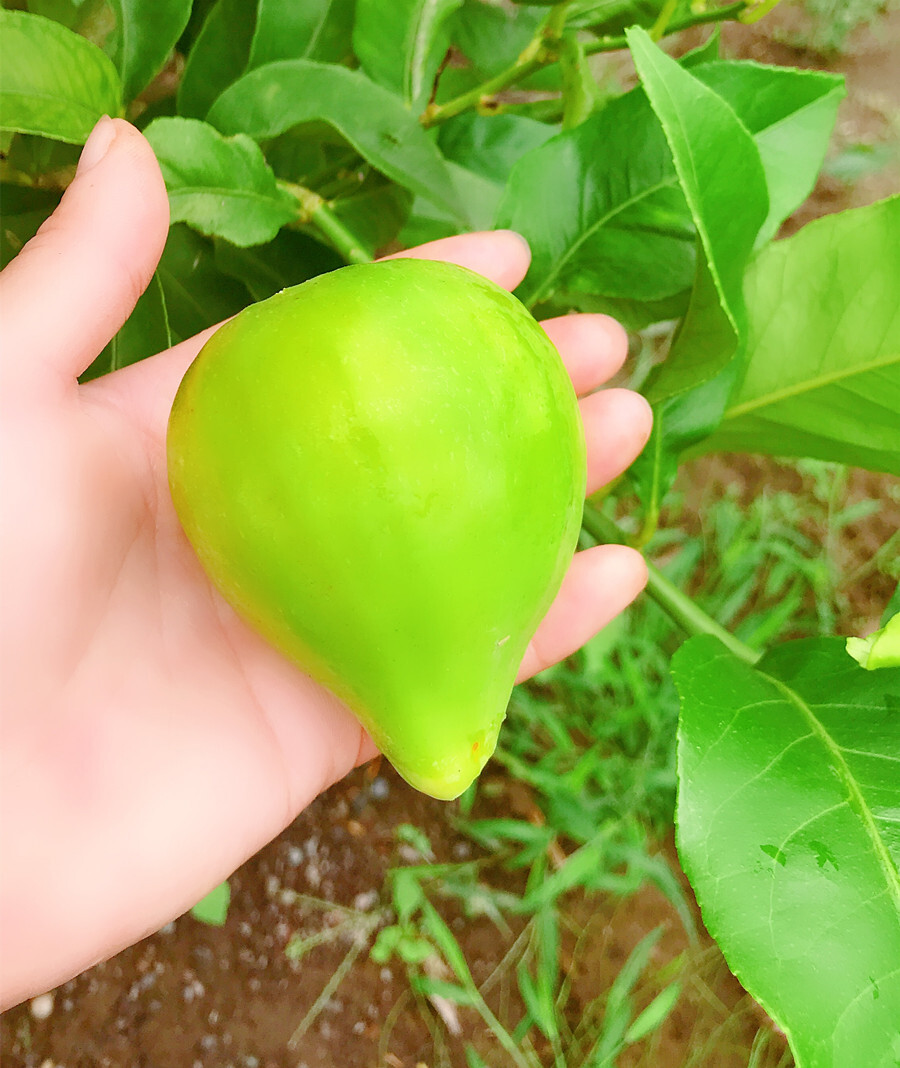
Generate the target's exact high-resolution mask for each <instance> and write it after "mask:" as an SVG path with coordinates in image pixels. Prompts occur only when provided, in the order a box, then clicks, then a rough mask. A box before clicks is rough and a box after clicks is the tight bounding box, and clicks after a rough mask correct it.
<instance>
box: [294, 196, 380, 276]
mask: <svg viewBox="0 0 900 1068" xmlns="http://www.w3.org/2000/svg"><path fill="white" fill-rule="evenodd" d="M278 184H279V185H280V186H281V187H282V188H283V189H286V190H287V191H288V192H289V193H290V194H291V196H293V197H294V198H295V199H296V200H297V202H298V203H299V205H300V214H299V216H298V218H297V220H296V225H299V226H314V227H315V228H316V229H317V230H318V231H319V232H320V233H321V234H322V235H323V237H326V238H327V239H328V240H329V241H330V242H331V244H332V245H334V247H335V248H336V249H337V250H338V252H340V254H341V255H342V256H343V257H344V259H345V260H347V262H348V263H371V262H372V257H371V256H370V255H369V253H368V252H366V250H365V249H364V248H363V247H362V243H361V242H360V240H359V238H358V237H357V236H356V234H354V233H352V232H351V231H350V230H348V229H347V227H346V226H345V225H344V224H343V223H342V222H341V220H340V219H339V218H338V217H337V215H335V213H334V212H333V211H332V210H331V205H330V204H329V203H328V201H327V200H325V199H324V197H320V196H319V194H318V193H314V192H313V190H312V189H307V188H306V186H304V185H297V184H296V183H294V182H284V181H282V182H279V183H278Z"/></svg>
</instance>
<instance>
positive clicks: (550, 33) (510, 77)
mask: <svg viewBox="0 0 900 1068" xmlns="http://www.w3.org/2000/svg"><path fill="white" fill-rule="evenodd" d="M568 6H569V0H564V2H563V3H561V4H555V5H554V6H553V7H552V8H551V9H550V13H549V14H548V16H547V18H546V19H545V20H544V22H543V24H542V25H541V27H540V29H539V30H538V31H537V33H536V34H535V35H534V37H532V39H531V40H530V41H529V42H528V44H527V45H526V46H525V49H524V50H523V51H522V53H521V54H520V55H519V57H518V59H516V61H515V63H513V64H511V65H510V66H509V67H507V68H506V70H502V71H500V73H499V74H495V75H494V77H493V78H488V80H487V81H486V82H483V83H482V84H481V85H476V86H475V88H474V89H469V90H467V91H466V92H465V93H462V94H461V95H460V96H458V97H456V98H455V99H454V100H449V101H447V103H446V104H429V105H428V107H427V108H426V109H425V110H424V111H423V112H422V116H421V119H420V122H421V123H422V125H423V126H424V127H425V128H426V129H427V128H428V127H430V126H437V125H438V124H439V123H442V122H446V121H447V119H452V118H453V117H454V115H459V114H461V113H462V112H463V111H468V110H469V108H475V109H476V110H480V111H481V110H485V109H490V105H491V104H492V103H493V101H492V100H491V98H492V97H493V96H494V95H495V94H496V93H499V92H500V91H501V90H503V89H507V88H509V86H511V85H515V84H516V82H521V81H524V80H525V78H527V77H528V76H529V75H530V74H534V72H535V71H538V70H540V69H541V67H546V66H548V65H549V64H551V63H555V62H556V61H557V60H558V59H559V50H558V46H559V42H560V40H561V39H562V32H563V29H564V27H565V24H566V13H567V8H568Z"/></svg>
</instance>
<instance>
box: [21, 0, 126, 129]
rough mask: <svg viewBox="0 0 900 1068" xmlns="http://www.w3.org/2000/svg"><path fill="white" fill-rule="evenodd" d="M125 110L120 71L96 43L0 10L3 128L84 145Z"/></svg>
mask: <svg viewBox="0 0 900 1068" xmlns="http://www.w3.org/2000/svg"><path fill="white" fill-rule="evenodd" d="M121 109H122V84H121V81H120V80H119V75H118V72H117V71H116V68H115V67H114V66H113V64H112V61H111V60H110V59H109V57H108V56H107V55H106V54H105V53H104V52H101V51H100V49H99V48H98V47H97V46H96V45H95V44H92V43H91V42H90V41H88V40H86V39H85V38H84V37H80V36H79V35H78V34H77V33H74V32H73V31H72V30H69V29H66V27H65V26H61V25H59V23H56V22H51V20H50V19H47V18H44V17H43V16H41V15H29V14H27V13H26V12H23V11H0V126H2V127H3V128H4V129H6V130H17V131H19V132H20V133H33V134H43V135H44V137H52V138H54V139H56V140H58V141H69V142H72V143H73V144H83V143H84V142H85V141H86V140H87V138H88V134H90V132H91V130H92V129H93V128H94V125H95V124H96V122H97V120H98V119H100V118H101V117H102V116H103V115H118V114H119V113H120V111H121Z"/></svg>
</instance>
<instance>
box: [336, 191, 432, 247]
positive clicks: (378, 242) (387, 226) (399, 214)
mask: <svg viewBox="0 0 900 1068" xmlns="http://www.w3.org/2000/svg"><path fill="white" fill-rule="evenodd" d="M411 203H412V196H411V195H410V193H409V192H408V191H407V190H406V189H403V188H402V187H401V186H399V185H394V184H393V183H388V182H384V181H381V182H379V183H378V184H373V185H371V186H369V187H368V188H363V189H361V190H360V191H359V192H358V193H354V194H353V196H350V197H342V198H341V199H340V200H335V201H334V202H333V203H332V205H331V210H332V212H333V213H334V214H335V215H336V216H337V217H338V218H339V219H340V220H341V222H342V223H343V224H344V225H345V226H346V227H347V229H348V230H349V231H350V233H352V234H353V235H354V237H356V238H357V239H358V241H359V243H360V245H361V246H362V247H363V248H364V249H365V251H366V252H367V253H368V254H369V255H370V256H373V257H374V256H375V255H376V253H378V252H379V251H381V249H383V248H384V247H385V245H387V244H388V243H389V242H390V241H393V239H394V238H395V237H396V236H397V234H398V233H399V232H400V229H401V227H402V226H403V224H404V222H405V221H406V219H407V217H408V215H409V209H410V204H411Z"/></svg>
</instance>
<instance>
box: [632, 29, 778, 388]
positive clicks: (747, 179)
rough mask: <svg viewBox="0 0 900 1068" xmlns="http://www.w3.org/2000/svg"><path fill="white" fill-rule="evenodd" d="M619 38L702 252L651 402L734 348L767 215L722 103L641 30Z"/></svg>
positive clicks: (712, 369)
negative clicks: (668, 153)
mask: <svg viewBox="0 0 900 1068" xmlns="http://www.w3.org/2000/svg"><path fill="white" fill-rule="evenodd" d="M626 35H627V37H628V42H629V47H630V48H631V53H632V56H633V58H634V62H635V66H636V68H637V71H638V74H639V75H640V78H641V82H642V83H643V86H644V89H645V90H646V92H647V95H648V97H649V98H650V102H651V104H652V106H653V110H654V111H655V112H656V114H657V116H658V117H659V119H660V122H661V123H662V126H663V129H664V131H665V134H666V139H667V141H668V143H669V147H670V149H671V150H672V157H673V159H674V163H675V169H676V171H677V172H678V177H679V181H680V183H681V187H682V190H683V191H684V195H685V198H686V200H687V202H688V205H689V206H690V210H691V215H692V217H693V220H694V224H695V225H696V228H697V234H698V238H699V245H700V251H701V255H700V256H699V259H698V264H697V277H696V281H695V284H694V290H693V293H692V295H691V303H690V305H689V307H688V311H687V315H686V316H685V319H684V321H683V323H682V325H681V329H680V332H679V334H678V337H677V338H676V340H675V342H674V344H673V346H672V349H671V351H670V353H669V356H668V358H667V359H666V361H665V363H663V364H662V366H661V367H660V370H659V373H658V374H656V375H655V376H654V378H653V380H652V382H651V384H650V385H649V386H648V393H649V394H650V397H651V399H653V400H658V399H663V398H665V397H667V396H672V395H673V394H676V393H681V392H683V391H684V390H686V389H689V388H690V387H691V386H694V385H697V384H698V383H700V382H703V381H705V380H706V379H709V378H712V377H713V375H715V374H716V373H717V372H718V371H720V370H721V369H722V368H723V367H724V366H725V365H726V364H727V363H728V361H729V359H730V358H731V356H732V355H733V354H734V352H735V351H736V350H737V347H738V343H739V340H740V337H741V320H742V294H741V284H742V278H743V272H744V267H745V265H746V262H747V259H748V257H749V255H750V252H751V250H752V248H753V244H754V241H755V239H756V235H757V233H758V232H759V229H760V227H761V226H762V224H763V222H764V220H765V218H766V216H767V214H768V195H767V192H766V179H765V173H764V171H763V167H762V163H761V161H760V155H759V151H758V149H757V147H756V145H755V144H754V142H753V139H752V137H751V136H750V134H749V132H748V130H747V128H746V127H745V126H744V125H743V124H742V123H741V122H740V120H739V119H738V117H737V115H736V114H735V113H734V111H733V110H732V109H731V107H729V105H728V104H726V103H725V101H724V100H723V99H722V98H721V97H720V96H718V94H716V93H715V92H713V91H712V90H711V89H709V88H708V87H707V86H705V85H704V84H703V83H702V82H700V81H698V80H697V78H695V77H694V76H693V74H692V73H691V72H689V71H687V70H685V69H684V68H683V67H681V66H679V64H678V63H677V62H676V61H675V60H674V59H670V58H669V57H668V56H667V55H666V54H665V53H664V52H663V51H661V50H660V49H659V48H658V47H657V46H656V45H655V44H654V43H653V42H652V41H651V40H650V38H649V36H648V35H647V34H646V33H645V32H644V31H643V30H641V29H639V28H632V29H631V30H628V31H627V34H626ZM735 175H740V181H735Z"/></svg>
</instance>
